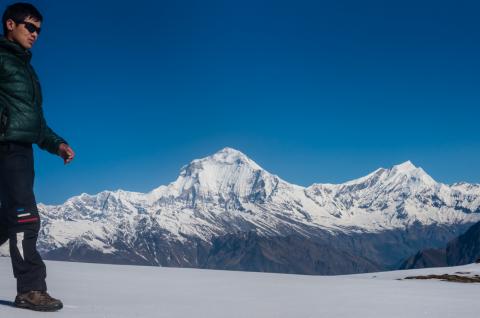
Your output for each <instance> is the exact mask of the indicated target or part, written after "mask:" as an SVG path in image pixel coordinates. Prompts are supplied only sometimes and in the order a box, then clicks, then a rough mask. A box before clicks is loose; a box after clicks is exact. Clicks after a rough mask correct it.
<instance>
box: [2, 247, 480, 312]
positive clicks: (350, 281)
mask: <svg viewBox="0 0 480 318" xmlns="http://www.w3.org/2000/svg"><path fill="white" fill-rule="evenodd" d="M46 263H47V270H48V278H47V283H48V285H49V291H50V293H51V295H52V296H54V297H58V298H61V299H62V300H63V302H64V304H65V307H64V309H63V310H62V311H60V312H57V313H38V312H32V311H28V310H22V309H16V308H13V307H11V305H10V301H12V300H13V298H14V295H15V280H14V279H13V277H12V270H11V267H10V259H9V258H6V257H0V282H1V284H0V317H2V318H3V317H9V318H10V317H12V318H19V317H69V318H77V317H99V318H100V317H101V318H107V317H112V318H123V317H129V318H140V317H149V318H151V317H168V318H175V317H182V318H183V317H185V318H189V317H192V318H193V317H194V318H202V317H205V318H217V317H218V318H227V317H228V318H234V317H261V318H269V317H272V318H274V317H275V318H280V317H289V318H303V317H305V318H306V317H312V318H320V317H328V318H334V317H338V318H340V317H355V318H358V317H366V318H375V317H379V318H380V317H381V318H394V317H408V318H413V317H435V318H442V317H462V318H468V317H478V315H479V312H480V302H479V301H478V296H479V295H480V284H478V283H476V284H475V283H472V284H465V283H452V282H442V281H433V280H426V281H424V280H421V281H420V280H397V279H398V278H404V277H406V276H413V275H424V274H444V273H455V272H470V273H471V274H472V275H474V274H480V264H470V265H465V266H458V267H449V268H435V269H419V270H407V271H395V272H382V273H368V274H357V275H345V276H303V275H290V274H271V273H251V272H235V271H219V270H202V269H186V268H165V267H143V266H122V265H106V264H87V263H73V262H72V263H69V262H55V261H47V262H46Z"/></svg>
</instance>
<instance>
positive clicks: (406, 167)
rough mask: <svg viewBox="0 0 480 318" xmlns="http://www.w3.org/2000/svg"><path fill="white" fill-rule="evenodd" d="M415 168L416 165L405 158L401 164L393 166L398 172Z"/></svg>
mask: <svg viewBox="0 0 480 318" xmlns="http://www.w3.org/2000/svg"><path fill="white" fill-rule="evenodd" d="M415 169H417V167H416V166H415V165H414V164H413V163H412V162H411V161H410V160H407V161H405V162H402V163H401V164H398V165H395V166H393V170H396V171H398V172H408V171H412V170H415Z"/></svg>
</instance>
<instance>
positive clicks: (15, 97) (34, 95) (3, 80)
mask: <svg viewBox="0 0 480 318" xmlns="http://www.w3.org/2000/svg"><path fill="white" fill-rule="evenodd" d="M31 58H32V54H31V53H30V51H29V50H25V49H24V48H22V47H21V46H20V45H19V44H17V43H15V42H12V41H10V40H8V39H6V38H5V37H0V141H19V142H27V143H32V144H38V146H39V147H40V148H41V149H45V150H47V151H48V152H50V153H53V154H57V151H58V146H59V145H60V144H61V143H67V142H66V141H65V140H64V139H63V138H62V137H60V136H58V135H57V134H56V133H55V132H54V131H53V130H52V129H50V127H48V125H47V123H46V122H45V118H44V116H43V110H42V92H41V88H40V83H39V81H38V77H37V74H36V73H35V71H34V70H33V68H32V66H31V65H30V59H31Z"/></svg>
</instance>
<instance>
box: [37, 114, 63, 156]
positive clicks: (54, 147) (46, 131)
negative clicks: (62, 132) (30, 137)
mask: <svg viewBox="0 0 480 318" xmlns="http://www.w3.org/2000/svg"><path fill="white" fill-rule="evenodd" d="M42 121H43V125H42V127H43V129H42V133H41V134H40V139H39V141H38V143H37V144H38V146H39V147H40V148H41V149H44V150H46V151H48V152H50V153H52V154H54V155H57V154H58V153H57V152H58V147H59V146H60V144H62V143H64V144H68V143H67V142H66V141H65V139H63V138H62V137H60V136H59V135H57V134H56V133H55V132H54V131H53V130H52V129H51V128H50V127H48V125H47V123H46V122H45V118H43V119H42Z"/></svg>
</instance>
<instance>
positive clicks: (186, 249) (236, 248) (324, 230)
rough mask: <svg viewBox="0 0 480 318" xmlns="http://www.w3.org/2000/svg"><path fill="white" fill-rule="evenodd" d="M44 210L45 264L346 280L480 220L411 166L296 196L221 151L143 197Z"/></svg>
mask: <svg viewBox="0 0 480 318" xmlns="http://www.w3.org/2000/svg"><path fill="white" fill-rule="evenodd" d="M39 209H40V211H41V214H42V215H43V227H42V229H43V230H42V233H41V234H42V235H41V237H40V241H39V247H40V249H41V251H42V253H43V254H44V255H45V256H46V257H47V258H53V259H69V260H87V261H100V262H118V263H140V264H152V265H163V266H189V267H209V268H231V269H245V268H246V269H251V270H266V271H283V272H289V271H293V272H302V273H336V272H343V273H346V272H360V271H368V270H376V269H384V268H388V267H392V266H394V265H396V264H397V263H398V262H399V261H401V260H402V259H404V258H405V257H407V256H409V255H411V254H413V253H415V252H416V251H417V250H419V249H422V248H425V247H438V246H442V245H444V244H445V243H446V242H447V241H448V240H449V239H451V238H453V237H455V236H458V235H459V234H461V233H463V231H465V230H466V229H467V228H468V226H469V225H471V224H473V223H474V222H477V221H480V185H472V184H466V183H462V184H454V185H452V186H448V185H445V184H442V183H438V182H436V181H435V180H433V179H432V178H431V177H430V176H429V175H428V174H426V173H425V171H424V170H423V169H422V168H418V167H415V166H414V165H413V164H412V163H411V162H410V161H407V162H405V163H402V164H400V165H396V166H394V167H392V168H391V169H384V168H381V169H378V170H376V171H374V172H372V173H371V174H369V175H367V176H365V177H362V178H359V179H356V180H352V181H349V182H346V183H343V184H313V185H311V186H309V187H302V186H298V185H294V184H290V183H288V182H286V181H284V180H282V179H281V178H280V177H278V176H276V175H274V174H271V173H269V172H268V171H266V170H264V169H263V168H262V167H260V166H259V165H258V164H256V163H255V162H254V161H253V160H251V159H249V158H248V157H247V156H245V155H244V154H243V153H241V152H240V151H238V150H235V149H232V148H224V149H222V150H220V151H218V152H217V153H215V154H213V155H211V156H208V157H206V158H203V159H197V160H193V161H192V162H191V163H190V164H188V165H185V166H184V167H182V168H181V171H180V174H179V176H178V178H177V180H175V181H174V182H172V183H170V184H168V185H162V186H160V187H158V188H156V189H153V190H152V191H151V192H148V193H137V192H127V191H123V190H118V191H103V192H101V193H98V194H96V195H88V194H82V195H80V196H76V197H72V198H70V199H68V200H67V201H66V202H65V203H64V204H62V205H58V206H47V205H43V204H39ZM327 255H328V258H326V257H325V256H327ZM345 260H348V262H345ZM337 262H338V263H340V264H350V265H348V266H345V265H342V266H339V265H338V264H337V265H335V263H337ZM299 264H301V265H299ZM292 268H293V270H292Z"/></svg>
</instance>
